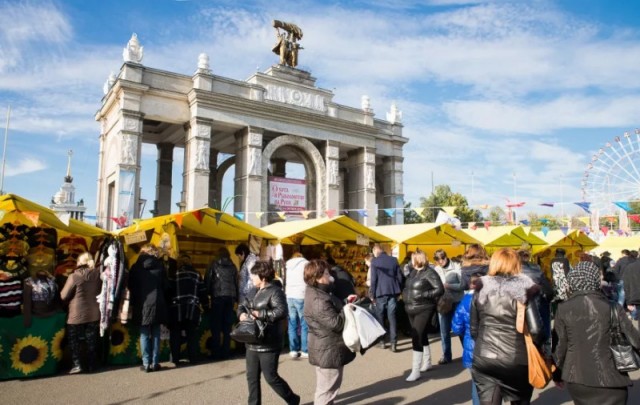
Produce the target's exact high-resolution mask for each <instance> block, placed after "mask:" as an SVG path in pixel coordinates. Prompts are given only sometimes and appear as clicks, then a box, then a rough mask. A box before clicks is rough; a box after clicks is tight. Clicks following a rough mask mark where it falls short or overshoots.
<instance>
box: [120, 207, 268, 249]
mask: <svg viewBox="0 0 640 405" xmlns="http://www.w3.org/2000/svg"><path fill="white" fill-rule="evenodd" d="M151 229H154V230H155V232H154V236H153V238H152V239H151V240H150V241H149V242H151V243H155V242H156V238H159V237H160V236H161V235H162V233H164V232H167V233H169V234H171V232H169V231H171V230H174V231H175V233H176V234H186V235H193V236H202V237H207V238H212V239H216V240H218V241H221V242H246V241H247V239H248V238H249V235H254V236H258V237H261V238H263V239H276V238H275V237H274V236H273V235H271V234H270V233H268V232H266V231H263V230H262V229H260V228H256V227H255V226H253V225H250V224H248V223H246V222H243V221H240V220H239V219H237V218H236V217H234V216H232V215H229V214H226V213H224V212H222V211H218V210H215V209H213V208H201V209H198V210H193V211H187V212H178V213H175V214H169V215H163V216H159V217H154V218H149V219H142V220H135V221H134V224H132V225H131V226H129V227H127V228H124V229H121V230H120V231H118V232H117V233H118V234H119V235H128V234H131V233H134V232H137V231H148V230H151Z"/></svg>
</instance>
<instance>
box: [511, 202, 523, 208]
mask: <svg viewBox="0 0 640 405" xmlns="http://www.w3.org/2000/svg"><path fill="white" fill-rule="evenodd" d="M525 204H526V203H525V202H518V203H512V202H509V203H507V205H506V207H507V208H518V207H524V205H525Z"/></svg>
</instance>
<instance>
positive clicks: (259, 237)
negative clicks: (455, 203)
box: [0, 194, 640, 380]
mask: <svg viewBox="0 0 640 405" xmlns="http://www.w3.org/2000/svg"><path fill="white" fill-rule="evenodd" d="M0 216H1V219H2V221H1V224H2V227H3V228H6V229H5V231H4V232H2V233H1V235H0V237H2V238H3V239H2V240H0V263H5V262H7V261H8V260H22V261H24V262H25V263H26V266H27V270H26V271H25V272H23V273H21V274H20V275H19V276H18V275H16V274H14V273H12V272H11V271H3V269H4V270H6V267H7V266H4V267H0V288H2V282H3V281H5V282H6V280H10V279H11V278H12V277H29V269H30V268H31V267H29V266H30V265H31V264H33V262H32V261H30V255H33V254H35V253H38V252H40V253H42V251H44V252H45V253H47V252H48V253H51V254H52V255H53V256H52V257H51V258H50V259H51V260H50V261H51V264H50V268H49V270H51V274H52V275H58V276H61V277H62V276H64V275H65V274H66V273H65V272H68V271H69V268H70V269H72V268H73V266H71V267H69V266H67V268H63V270H64V271H63V270H59V269H58V267H60V266H61V263H64V261H65V260H67V261H71V260H72V259H73V255H74V254H75V257H77V253H79V252H81V251H89V252H91V253H92V254H95V253H97V252H100V251H103V250H104V248H102V250H101V246H104V244H105V243H121V244H122V246H123V247H124V253H125V256H126V258H127V261H128V263H129V264H131V263H133V262H134V261H135V259H136V257H137V255H138V253H139V250H140V248H141V247H142V246H143V245H144V244H145V243H153V244H156V245H159V246H161V247H162V248H163V249H164V252H165V254H166V255H169V256H172V257H174V258H175V257H176V256H177V254H178V253H186V254H188V255H189V256H191V259H192V261H193V264H194V267H196V269H198V270H199V271H200V272H202V273H204V272H205V271H206V269H207V267H208V266H209V263H211V261H212V260H213V259H214V257H215V256H216V255H217V252H218V250H219V249H220V248H222V247H225V248H227V249H229V251H230V252H231V253H233V251H234V249H235V247H236V246H237V245H239V244H240V243H247V244H249V245H250V248H251V249H252V250H253V251H254V252H258V251H259V252H260V254H261V256H262V257H270V258H272V259H275V260H278V259H283V258H288V257H289V256H290V254H291V253H292V252H293V251H294V250H300V251H302V252H303V254H305V255H306V256H308V257H328V256H331V257H332V258H333V259H334V260H335V261H336V262H337V263H339V264H341V265H342V266H343V267H345V269H347V270H348V271H350V272H351V273H352V275H353V276H354V278H355V279H356V283H357V284H358V288H359V291H361V292H364V290H365V288H364V281H365V280H366V272H367V269H366V266H365V264H364V256H365V255H366V254H367V253H369V252H370V246H371V244H372V243H386V244H389V245H390V246H393V248H394V250H393V252H394V254H396V255H397V256H398V259H399V260H400V261H402V260H403V259H404V258H405V256H406V255H407V252H410V251H414V250H416V249H417V248H420V249H422V250H424V251H425V252H426V253H427V257H429V258H430V257H433V254H434V252H435V251H436V250H438V249H443V250H445V251H446V252H447V254H448V255H449V256H450V257H454V256H458V255H461V254H463V253H464V250H465V246H466V245H468V244H472V243H481V244H483V245H484V246H485V247H486V249H487V250H488V251H489V252H492V251H494V250H496V249H498V248H501V247H513V248H520V247H527V248H530V249H531V250H532V252H533V253H534V254H536V255H538V256H539V257H542V258H544V257H547V256H548V257H549V260H550V258H551V256H552V253H553V251H554V249H555V248H557V247H563V248H565V250H567V252H569V253H570V254H575V253H576V252H578V251H587V250H591V249H593V248H595V247H596V246H597V245H596V243H595V242H593V241H591V239H589V238H588V236H587V235H585V234H583V233H581V232H579V231H570V232H567V233H566V234H564V233H563V232H562V231H550V232H549V233H547V234H546V235H542V234H540V233H537V232H531V231H530V229H528V228H526V227H522V226H499V227H498V226H496V227H489V228H488V229H487V228H479V229H475V230H471V229H469V230H467V229H465V230H458V229H455V228H454V227H453V226H451V225H450V224H440V225H436V224H409V225H389V226H376V227H366V226H364V225H361V224H360V223H358V222H356V221H354V220H352V219H350V218H348V217H346V216H336V217H333V218H319V219H309V220H300V221H291V222H280V223H275V224H272V225H269V226H266V227H264V228H261V229H259V228H255V227H253V226H251V225H249V224H247V223H245V222H243V221H240V220H239V219H237V218H236V217H234V216H233V215H229V214H226V213H223V212H220V211H217V210H214V209H211V208H203V209H199V210H194V211H189V212H182V213H175V214H170V215H165V216H161V217H155V218H150V219H145V220H136V221H134V224H133V225H131V226H129V227H128V228H125V229H122V230H120V231H119V232H116V233H115V234H110V233H108V232H106V231H104V230H102V229H99V228H96V227H93V226H91V225H88V224H85V223H83V222H80V221H76V220H73V219H71V220H68V221H63V220H61V219H60V218H59V217H58V216H56V214H55V213H53V212H52V211H51V210H49V209H48V208H46V207H43V206H40V205H38V204H35V203H32V202H30V201H27V200H25V199H23V198H21V197H18V196H15V195H10V194H9V195H4V196H1V197H0ZM20 227H22V228H21V229H22V230H28V232H31V233H34V232H35V233H37V232H43V231H42V230H45V231H46V232H50V233H51V235H53V233H55V235H56V236H55V238H53V237H52V243H50V245H51V246H49V247H44V248H43V247H38V246H35V247H34V246H29V245H25V246H24V248H23V251H22V252H19V253H20V254H21V255H22V256H19V255H16V252H14V251H13V250H11V249H8V248H3V246H5V245H7V244H8V245H11V243H9V242H10V241H11V240H12V239H11V238H13V236H12V235H13V234H12V232H13V233H15V232H16V229H18V228H20ZM38 230H39V231H38ZM53 230H55V232H54V231H53ZM28 232H27V233H28ZM20 238H22V239H24V240H27V239H28V237H27V236H20V237H19V239H20ZM53 239H55V242H54V241H53ZM69 239H72V240H73V239H76V241H78V240H83V241H84V244H83V243H80V244H79V245H83V246H84V248H82V247H80V248H78V247H72V246H70V245H68V240H69ZM8 245H7V246H8ZM639 245H640V243H638V242H635V243H634V244H633V246H630V247H632V248H636V247H637V246H639ZM47 249H49V250H47ZM14 250H15V249H14ZM7 252H8V253H7ZM12 254H13V255H14V256H15V257H12V256H11V255H12ZM231 256H232V258H233V259H234V260H235V255H233V254H232V255H231ZM3 260H4V262H3ZM36 262H37V261H36ZM236 264H238V263H236ZM65 269H66V270H65ZM113 319H114V322H113V323H112V324H111V325H110V326H109V328H108V329H107V331H106V335H105V336H108V337H109V338H108V339H105V342H106V343H105V345H106V346H105V352H106V356H105V357H106V358H107V361H108V362H109V363H111V364H134V363H136V362H138V358H139V356H140V347H139V343H138V341H139V339H138V336H139V331H138V330H137V328H136V327H135V326H134V325H131V324H130V323H127V320H126V319H120V318H118V317H117V316H116V315H115V314H114V316H113ZM64 325H65V313H64V312H59V313H57V314H55V315H54V316H50V317H47V318H33V321H32V324H31V326H30V327H28V328H27V327H25V326H24V318H23V315H18V316H14V317H6V318H2V317H0V380H2V379H8V378H21V377H32V376H42V375H49V374H52V373H55V372H56V370H57V367H58V364H59V362H61V361H63V358H64V352H65V350H64V349H65V339H64V331H65V328H64ZM202 325H208V321H207V320H206V317H205V318H204V319H203V322H202ZM199 334H200V335H199V342H200V349H201V353H202V354H203V355H207V354H210V353H209V352H208V340H209V339H210V337H211V335H210V332H209V331H208V328H205V327H202V328H201V330H200V332H199ZM168 352H169V348H168V342H164V343H163V350H162V353H163V356H164V358H165V359H166V358H168Z"/></svg>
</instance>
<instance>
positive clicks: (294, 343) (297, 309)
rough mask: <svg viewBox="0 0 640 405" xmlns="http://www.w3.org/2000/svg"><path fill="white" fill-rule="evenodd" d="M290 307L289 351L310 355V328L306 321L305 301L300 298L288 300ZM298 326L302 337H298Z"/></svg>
mask: <svg viewBox="0 0 640 405" xmlns="http://www.w3.org/2000/svg"><path fill="white" fill-rule="evenodd" d="M287 305H288V307H289V351H290V352H300V351H301V352H303V353H308V350H309V349H307V334H308V333H309V328H308V327H307V321H305V320H304V300H303V299H299V298H287ZM298 326H299V327H300V335H298Z"/></svg>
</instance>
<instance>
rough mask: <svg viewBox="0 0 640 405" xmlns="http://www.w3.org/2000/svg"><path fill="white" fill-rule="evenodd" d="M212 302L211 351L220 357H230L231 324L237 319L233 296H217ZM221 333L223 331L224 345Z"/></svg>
mask: <svg viewBox="0 0 640 405" xmlns="http://www.w3.org/2000/svg"><path fill="white" fill-rule="evenodd" d="M212 301H213V302H212V303H211V319H210V322H211V352H212V354H213V356H215V357H219V358H225V357H228V356H229V354H231V337H230V333H231V326H233V323H234V322H235V320H236V315H235V312H234V311H233V305H234V304H235V299H234V298H233V297H216V298H214V299H213V300H212ZM220 333H222V346H221V345H220Z"/></svg>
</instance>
